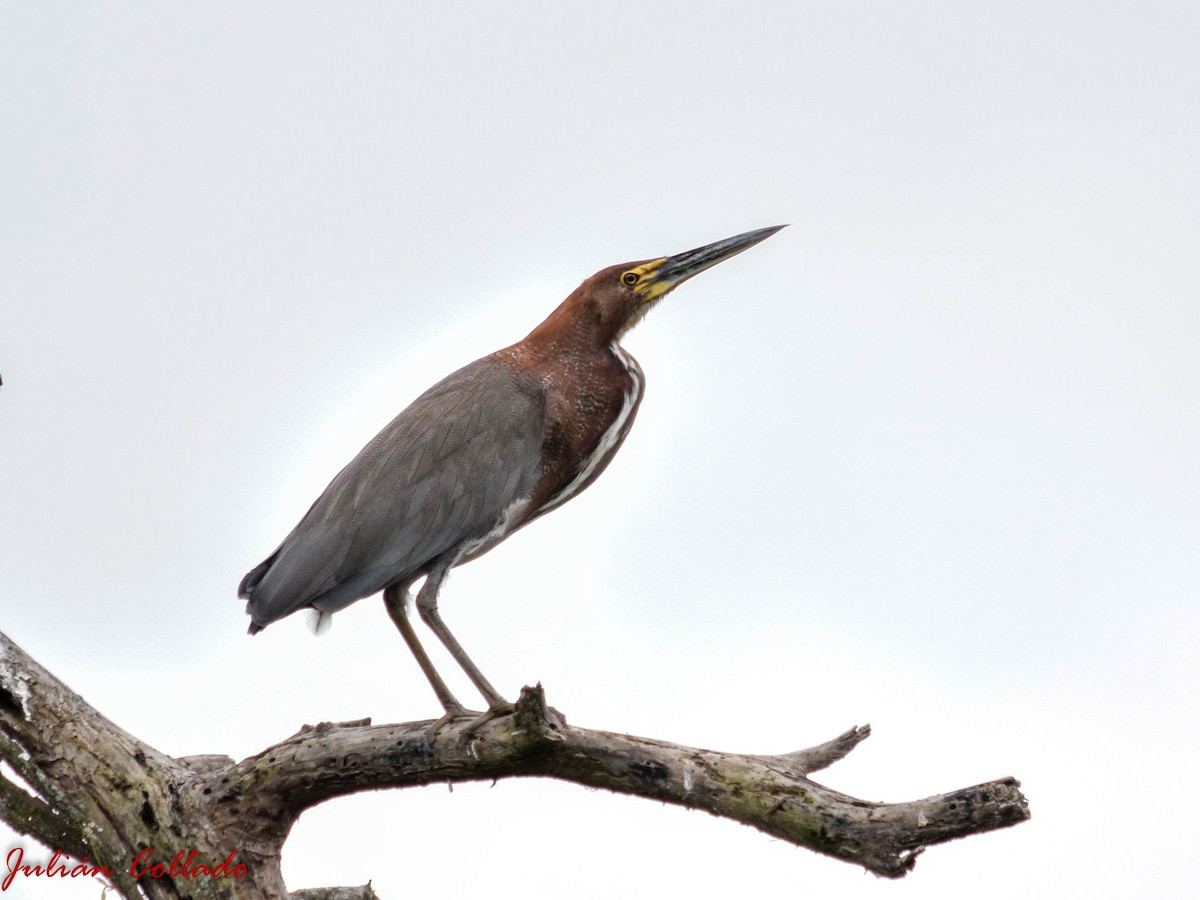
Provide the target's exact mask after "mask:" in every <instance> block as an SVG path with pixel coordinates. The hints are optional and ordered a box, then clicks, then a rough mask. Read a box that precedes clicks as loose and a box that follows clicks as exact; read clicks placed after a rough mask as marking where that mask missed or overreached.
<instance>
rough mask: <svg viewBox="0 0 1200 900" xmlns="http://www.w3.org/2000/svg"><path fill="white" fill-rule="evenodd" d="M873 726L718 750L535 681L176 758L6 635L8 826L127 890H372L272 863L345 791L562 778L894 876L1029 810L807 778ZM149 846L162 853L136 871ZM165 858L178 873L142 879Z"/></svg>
mask: <svg viewBox="0 0 1200 900" xmlns="http://www.w3.org/2000/svg"><path fill="white" fill-rule="evenodd" d="M869 734H870V729H869V728H866V727H862V728H852V729H850V730H849V731H847V732H846V733H845V734H842V735H839V736H838V737H836V738H834V739H832V740H830V741H827V742H826V743H824V744H821V745H818V746H816V747H812V748H809V749H807V750H799V751H796V752H794V753H789V754H784V755H780V756H753V755H744V754H736V753H721V752H717V751H713V750H702V749H698V748H695V747H685V746H681V745H679V744H671V743H667V742H666V741H658V740H654V739H651V738H640V737H632V736H630V735H624V734H613V733H609V732H604V731H593V730H589V729H584V728H576V727H573V726H570V725H568V724H567V723H566V721H565V720H564V718H563V717H562V716H561V715H560V714H559V713H557V712H556V711H554V710H552V709H550V708H549V707H548V706H547V705H546V700H545V695H544V693H543V691H542V689H541V686H540V685H539V686H538V687H536V688H525V689H524V690H523V691H522V693H521V697H520V700H519V701H518V703H517V707H516V711H515V712H514V713H513V714H512V715H511V716H507V717H504V718H500V719H497V720H494V721H492V722H489V723H487V724H486V725H484V726H483V727H481V728H479V729H478V730H475V731H471V730H470V729H469V728H468V726H467V724H465V723H457V722H455V723H450V724H448V725H445V726H444V727H442V728H440V729H434V727H433V722H432V721H422V722H407V723H403V724H397V725H372V724H371V722H370V720H369V719H366V720H360V721H356V722H342V723H336V724H335V723H328V722H326V723H322V724H319V725H315V726H309V725H306V726H304V727H303V728H302V729H301V730H300V731H298V732H297V733H296V734H294V735H292V736H291V737H289V738H287V739H285V740H283V741H280V742H279V743H278V744H275V745H274V746H272V747H268V748H267V749H266V750H263V751H262V752H261V753H259V754H257V755H255V756H252V757H250V758H248V759H244V760H242V761H241V762H234V761H233V760H232V759H230V758H229V757H226V756H219V755H210V756H188V757H181V758H172V757H169V756H166V755H165V754H162V753H160V752H159V751H157V750H155V749H154V748H153V747H150V746H148V745H146V744H144V743H143V742H141V741H139V740H138V739H137V738H135V737H133V736H132V735H130V734H128V733H127V732H125V731H123V730H122V729H121V728H119V727H118V726H116V725H115V724H113V723H112V722H110V721H109V720H108V719H106V718H104V717H103V716H102V715H100V714H99V713H98V712H97V711H96V710H95V709H93V708H92V707H91V706H90V705H88V704H87V703H86V702H85V701H84V700H83V699H82V698H81V697H79V695H77V694H75V693H74V692H73V691H71V690H70V689H69V688H68V687H67V686H66V685H64V684H63V683H62V682H60V681H59V680H58V679H57V678H55V677H54V676H53V675H51V674H50V673H49V672H47V671H46V670H45V669H44V668H42V667H41V666H40V665H38V663H37V662H36V661H34V660H33V659H31V658H30V657H29V656H28V655H26V654H25V653H24V652H23V651H22V650H21V649H20V648H19V647H18V646H17V645H16V644H14V643H13V642H12V641H10V640H9V639H8V638H7V637H6V636H5V635H4V634H3V633H0V760H3V761H4V762H6V763H7V764H8V765H9V766H11V768H12V770H13V771H15V773H16V774H17V775H19V776H20V779H21V780H23V781H24V785H23V786H22V785H20V784H19V783H18V780H17V779H15V778H13V777H11V776H9V777H6V775H5V772H4V770H3V769H0V819H3V820H4V821H6V822H7V823H8V824H9V825H10V826H11V827H13V828H14V829H15V830H17V831H18V832H21V833H23V834H27V835H29V836H31V837H33V838H35V839H37V840H38V841H40V842H41V843H43V844H45V845H46V846H47V847H48V848H51V849H52V850H54V849H58V850H62V851H63V852H64V853H69V854H70V855H72V856H73V857H75V858H76V859H82V858H83V857H87V858H88V860H89V861H90V863H94V864H97V865H103V866H107V867H108V869H109V870H110V871H111V872H112V882H113V884H114V886H115V887H116V888H117V889H118V890H119V891H120V892H121V893H122V894H123V895H124V896H125V897H127V898H130V900H133V898H137V897H142V896H144V897H149V898H152V900H158V898H195V900H208V898H222V900H230V898H241V900H266V898H272V900H275V898H283V897H289V896H291V897H293V898H297V900H299V898H304V900H318V898H330V900H335V898H336V900H342V898H344V900H372V898H375V897H376V895H375V892H374V891H373V890H372V889H371V886H370V885H369V884H367V885H363V886H361V887H347V888H318V889H313V890H305V891H296V892H295V893H293V894H290V895H289V893H288V891H287V888H286V887H285V886H284V883H283V877H282V875H281V873H280V867H279V863H280V853H281V851H282V848H283V843H284V841H285V840H286V839H287V836H288V832H289V831H290V830H291V827H292V825H293V823H294V822H295V821H296V819H297V818H298V817H299V816H300V814H301V813H302V812H303V811H304V810H306V809H308V808H310V807H312V806H315V805H317V804H319V803H323V802H325V801H326V800H330V799H332V798H334V797H339V796H343V795H345V794H351V793H355V792H357V791H363V790H375V789H379V788H389V787H394V788H402V787H410V786H415V785H424V784H429V783H431V782H455V781H478V780H485V779H486V780H494V779H499V778H512V777H528V776H542V777H550V778H559V779H562V780H564V781H573V782H576V783H578V784H582V785H587V786H589V787H598V788H606V789H608V790H611V791H616V792H619V793H624V794H634V795H637V796H640V797H646V798H648V799H653V800H658V801H662V802H666V803H674V804H678V805H680V806H686V807H690V808H693V809H703V810H707V811H708V812H711V813H713V814H714V815H717V816H722V817H724V818H728V819H733V820H735V821H738V822H743V823H745V824H747V825H752V826H754V827H755V828H758V829H759V830H761V831H765V832H766V833H768V834H770V835H773V836H775V837H777V838H780V839H782V840H785V841H789V842H791V843H793V844H797V845H799V846H803V847H808V848H809V849H811V850H815V851H816V852H818V853H823V854H825V855H827V856H831V857H834V858H836V859H840V860H844V861H846V862H850V863H854V864H857V865H860V866H862V867H864V868H865V869H867V870H868V871H870V872H873V873H875V874H876V875H880V876H884V877H890V878H897V877H900V876H903V875H905V874H906V873H907V872H909V871H910V870H911V869H912V867H913V865H914V863H915V862H916V858H917V856H918V854H920V853H921V852H922V850H924V848H926V847H928V846H930V845H933V844H937V843H942V842H945V841H949V840H952V839H954V838H960V837H966V836H968V835H971V834H977V833H980V832H984V831H990V830H993V829H996V828H1003V827H1006V826H1009V825H1014V824H1016V823H1018V822H1022V821H1024V820H1025V819H1027V818H1029V808H1028V805H1027V804H1026V801H1025V798H1024V797H1023V796H1022V794H1021V792H1020V790H1019V788H1020V785H1019V783H1018V782H1017V781H1016V780H1015V779H1013V778H1002V779H999V780H997V781H991V782H987V783H985V784H979V785H975V786H973V787H967V788H961V789H959V790H955V791H951V792H949V793H946V794H939V795H937V796H933V797H926V798H925V799H922V800H913V801H909V802H907V803H870V802H867V801H865V800H857V799H855V798H853V797H849V796H846V795H845V794H840V793H838V792H836V791H832V790H830V789H829V788H827V787H825V786H823V785H821V784H818V783H817V782H815V781H812V780H811V779H810V778H809V777H808V776H809V775H810V774H811V773H812V772H815V771H817V770H819V769H822V768H824V767H826V766H828V765H830V764H832V763H834V762H836V761H837V760H839V759H841V758H842V757H843V756H845V755H846V754H847V753H849V752H850V751H851V750H853V749H854V747H855V746H857V745H858V744H859V742H861V741H862V740H863V739H865V738H866V737H867V736H868V735H869ZM180 847H186V848H188V849H189V850H190V849H195V851H196V856H195V860H197V861H199V862H200V863H202V864H204V865H208V866H214V865H216V864H217V863H221V862H226V863H227V865H226V869H225V870H224V871H217V872H216V873H215V874H213V875H209V874H205V873H201V874H200V875H199V877H192V876H189V875H186V874H182V873H177V874H176V875H175V876H174V877H171V876H170V874H169V867H170V865H171V863H172V861H173V853H174V852H175V851H174V850H173V849H166V848H180ZM146 848H155V850H154V853H153V855H152V856H143V857H142V858H141V859H142V863H143V865H142V866H141V867H135V870H134V872H132V873H131V868H130V867H131V864H133V863H134V861H135V859H138V854H139V853H143V854H144V853H145V850H146ZM230 854H234V855H233V856H232V857H231V856H230ZM175 862H176V864H177V868H178V866H179V865H180V864H186V860H184V861H180V860H175ZM154 863H161V864H163V866H164V868H166V869H167V870H168V874H167V875H166V876H165V877H158V878H151V877H148V876H145V875H143V876H141V877H135V876H136V875H137V872H138V870H139V869H140V870H144V869H145V867H146V866H148V865H152V864H154ZM239 866H240V867H243V868H238V867H239ZM225 871H227V872H228V874H225ZM3 874H4V873H2V872H0V876H2V875H3Z"/></svg>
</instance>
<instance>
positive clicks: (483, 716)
mask: <svg viewBox="0 0 1200 900" xmlns="http://www.w3.org/2000/svg"><path fill="white" fill-rule="evenodd" d="M513 708H514V707H513V705H512V704H511V703H509V702H508V701H507V700H505V701H502V702H500V703H493V704H492V705H491V706H489V707H488V710H487V712H485V713H480V714H479V715H477V716H476V717H475V721H473V722H471V723H470V724H469V725H467V727H466V728H464V729H463V736H464V737H469V736H470V735H472V734H474V733H475V732H476V731H478V730H479V729H480V728H482V727H483V726H484V725H486V724H487V723H488V722H490V721H492V719H499V718H503V717H504V716H511V715H512V712H513Z"/></svg>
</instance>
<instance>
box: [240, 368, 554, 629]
mask: <svg viewBox="0 0 1200 900" xmlns="http://www.w3.org/2000/svg"><path fill="white" fill-rule="evenodd" d="M544 423H545V397H544V394H543V393H542V391H541V388H540V385H538V384H537V382H536V381H533V380H532V379H522V378H521V377H520V376H519V375H518V374H517V373H515V372H513V371H512V370H510V369H508V368H506V367H505V366H503V365H501V364H500V363H498V362H496V361H495V360H494V359H492V358H491V357H485V358H484V359H481V360H478V361H476V362H474V363H471V364H470V365H468V366H466V367H464V368H462V369H459V370H458V371H457V372H455V373H454V374H452V375H450V376H448V377H447V378H445V379H443V380H442V381H440V382H438V383H437V384H435V385H434V386H433V387H431V388H430V389H429V390H428V391H426V392H425V393H424V394H422V395H421V396H420V397H418V398H417V399H416V401H414V402H413V404H412V405H411V406H409V407H408V408H407V409H406V410H404V412H402V413H400V415H398V416H396V418H395V419H393V420H392V421H391V423H389V424H388V425H387V426H386V427H385V428H384V429H383V430H382V431H381V432H379V434H377V435H376V436H375V437H374V439H372V440H371V442H370V443H369V444H367V446H366V447H364V448H363V449H362V451H361V452H360V453H359V454H358V456H356V457H355V458H354V459H353V460H352V461H351V462H350V464H349V465H348V466H346V468H344V469H342V471H341V472H340V473H338V475H337V477H336V478H334V479H333V481H332V482H330V484H329V487H327V488H326V489H325V492H324V493H323V494H321V496H320V497H319V498H317V501H316V502H315V503H314V504H313V505H312V507H311V508H310V509H309V511H308V512H307V513H306V514H305V516H304V518H303V519H301V520H300V524H299V525H297V526H296V527H295V529H294V530H293V531H292V533H291V534H289V535H288V536H287V538H286V539H285V540H284V542H283V543H282V544H280V546H279V548H278V549H277V550H276V551H275V552H274V553H273V554H271V556H270V557H268V558H267V559H266V560H264V561H263V562H262V563H261V564H260V565H258V566H257V567H256V568H254V569H253V570H251V571H250V572H249V573H248V574H247V575H246V577H245V578H244V579H243V580H242V584H241V586H240V587H239V589H238V594H239V596H241V597H244V598H246V599H247V601H248V602H247V604H246V609H247V611H248V612H249V613H250V615H251V626H250V628H251V631H252V632H254V631H257V630H259V629H260V628H262V627H263V626H265V625H267V624H268V623H270V622H273V621H275V620H277V619H281V618H283V617H284V616H286V615H288V614H289V613H292V612H295V611H296V610H298V609H301V608H303V607H306V606H313V605H316V606H318V607H319V608H320V609H321V610H323V611H326V612H334V611H336V610H338V609H342V608H343V607H345V606H348V605H349V604H351V603H353V602H354V601H355V600H359V599H361V598H362V597H366V596H369V595H371V594H373V593H375V592H377V591H379V590H382V589H383V588H384V587H386V586H387V585H389V584H393V583H399V582H403V581H404V580H406V579H412V578H415V577H416V576H417V575H419V574H420V573H421V572H422V571H423V570H424V568H425V567H426V566H427V565H428V564H429V563H430V562H431V561H432V560H434V559H435V558H437V557H438V556H440V555H441V554H443V553H445V552H447V551H449V550H451V549H453V548H455V547H458V546H459V545H461V544H463V543H464V542H466V541H469V540H472V539H473V538H479V537H482V536H483V535H486V534H487V533H488V532H489V531H491V529H492V528H493V527H494V526H495V525H496V524H497V522H499V521H500V519H501V517H502V516H503V514H504V512H505V510H506V509H507V508H508V507H509V506H510V505H511V504H512V503H514V502H516V501H518V500H522V499H524V498H527V497H528V496H529V495H530V493H531V491H532V490H533V486H534V484H535V482H536V481H537V478H538V467H539V464H540V460H541V447H542V440H543V431H544V428H545V424H544Z"/></svg>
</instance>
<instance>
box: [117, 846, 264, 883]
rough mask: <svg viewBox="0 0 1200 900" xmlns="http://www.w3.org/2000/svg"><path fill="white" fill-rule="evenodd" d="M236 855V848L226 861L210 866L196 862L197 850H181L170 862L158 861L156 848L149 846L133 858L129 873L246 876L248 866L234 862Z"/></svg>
mask: <svg viewBox="0 0 1200 900" xmlns="http://www.w3.org/2000/svg"><path fill="white" fill-rule="evenodd" d="M236 856H237V851H236V850H234V851H232V852H230V854H229V855H228V856H227V857H225V861H224V862H220V863H217V864H216V865H215V866H208V865H203V864H200V863H197V862H196V851H195V850H180V851H179V852H178V853H176V854H175V857H174V858H173V859H172V860H171V862H170V863H161V862H158V863H156V862H154V861H153V860H154V848H153V847H147V848H146V849H144V850H143V851H142V852H141V853H139V854H138V855H137V856H135V857H134V858H133V865H131V866H130V867H129V874H130V876H132V877H133V878H143V877H146V876H148V877H150V878H245V877H246V867H245V866H244V865H243V864H242V863H235V862H234V857H236Z"/></svg>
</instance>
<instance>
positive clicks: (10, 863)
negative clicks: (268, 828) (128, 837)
mask: <svg viewBox="0 0 1200 900" xmlns="http://www.w3.org/2000/svg"><path fill="white" fill-rule="evenodd" d="M4 865H5V872H4V877H3V878H0V891H7V890H8V889H9V888H10V887H11V886H12V884H13V881H14V880H15V879H16V877H17V876H18V875H21V876H23V877H25V878H99V879H102V880H103V881H104V882H105V884H106V885H107V886H109V887H111V886H112V885H111V882H112V876H113V873H112V870H111V869H109V868H108V866H98V865H96V864H95V863H90V862H88V858H87V857H86V856H85V857H84V858H83V859H82V860H81V861H79V862H76V861H75V860H73V859H72V858H71V857H70V856H68V855H67V854H66V853H63V852H62V851H61V850H55V851H54V855H53V856H51V857H50V860H49V862H47V863H46V864H45V865H42V864H40V863H29V862H26V861H25V849H24V848H23V847H13V848H12V849H11V850H9V851H8V854H7V855H6V856H5V857H4ZM129 875H130V877H131V878H135V879H136V878H245V877H246V866H245V865H244V864H243V863H240V862H238V861H237V851H236V850H234V851H232V852H231V853H230V854H229V855H228V856H227V857H225V859H224V860H223V861H221V862H219V863H217V864H216V865H207V864H204V863H198V862H197V861H196V851H195V850H180V851H179V852H178V853H176V854H175V856H174V857H173V858H172V859H171V861H170V862H156V861H155V860H154V848H153V847H146V848H145V849H144V850H142V851H141V852H140V853H139V854H138V855H137V856H135V857H134V859H133V863H132V864H131V865H130V866H129Z"/></svg>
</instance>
